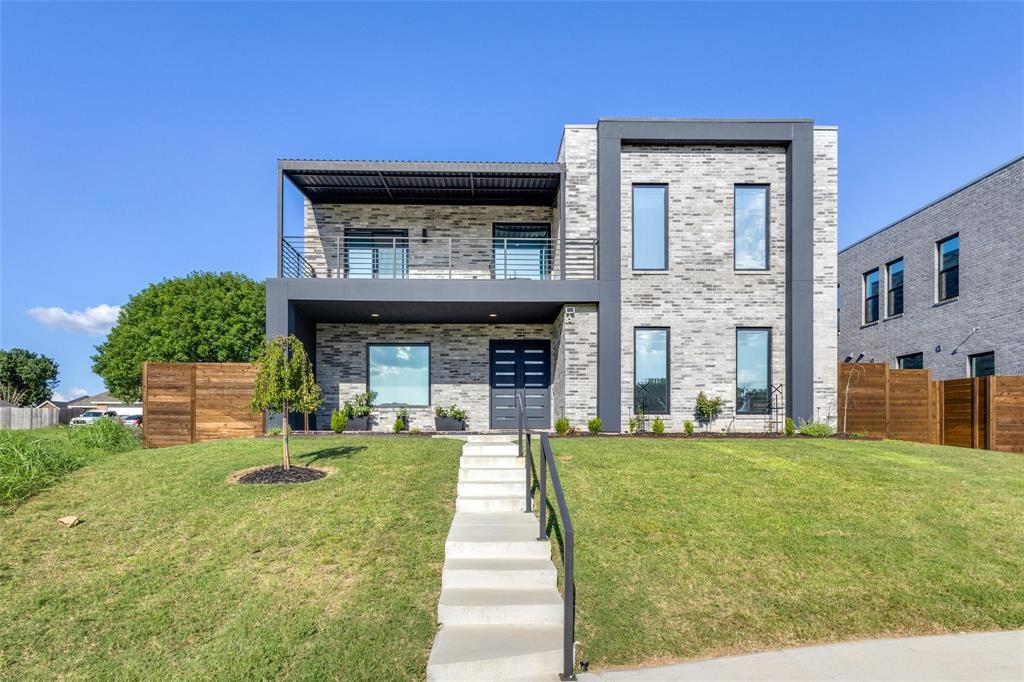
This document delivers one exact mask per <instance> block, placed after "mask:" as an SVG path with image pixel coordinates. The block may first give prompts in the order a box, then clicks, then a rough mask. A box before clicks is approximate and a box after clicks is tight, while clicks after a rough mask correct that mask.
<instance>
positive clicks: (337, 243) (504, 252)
mask: <svg viewBox="0 0 1024 682" xmlns="http://www.w3.org/2000/svg"><path fill="white" fill-rule="evenodd" d="M281 252H282V272H283V274H284V276H285V277H335V278H345V279H535V280H550V279H597V275H598V272H597V240H596V239H549V238H537V237H409V236H405V235H382V234H379V233H378V234H368V235H361V234H346V235H344V236H341V235H337V236H321V235H315V234H314V235H304V236H294V237H284V238H283V244H282V249H281Z"/></svg>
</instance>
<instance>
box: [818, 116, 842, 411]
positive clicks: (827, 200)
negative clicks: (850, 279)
mask: <svg viewBox="0 0 1024 682" xmlns="http://www.w3.org/2000/svg"><path fill="white" fill-rule="evenodd" d="M838 229H839V131H838V130H837V129H836V128H834V127H818V128H815V129H814V418H815V419H817V420H818V421H829V422H831V423H832V424H835V420H836V416H837V408H836V399H837V394H836V368H835V363H833V362H832V358H834V357H835V354H836V348H837V346H838V340H837V339H836V324H837V320H836V305H835V304H836V301H835V290H836V281H837V278H838V276H839V266H838V262H837V259H836V236H837V233H838Z"/></svg>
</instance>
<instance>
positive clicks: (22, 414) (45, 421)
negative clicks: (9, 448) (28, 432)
mask: <svg viewBox="0 0 1024 682" xmlns="http://www.w3.org/2000/svg"><path fill="white" fill-rule="evenodd" d="M58 423H60V413H59V412H58V411H57V410H48V409H46V408H43V407H0V430H7V429H44V428H46V427H47V426H57V424H58Z"/></svg>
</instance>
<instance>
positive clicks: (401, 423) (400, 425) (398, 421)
mask: <svg viewBox="0 0 1024 682" xmlns="http://www.w3.org/2000/svg"><path fill="white" fill-rule="evenodd" d="M391 430H392V431H394V432H395V433H401V432H402V431H405V420H404V419H402V418H401V417H395V423H394V424H392V425H391Z"/></svg>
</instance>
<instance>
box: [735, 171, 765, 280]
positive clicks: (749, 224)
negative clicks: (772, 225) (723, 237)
mask: <svg viewBox="0 0 1024 682" xmlns="http://www.w3.org/2000/svg"><path fill="white" fill-rule="evenodd" d="M732 222H733V254H734V255H733V258H734V266H735V268H736V269H737V270H767V269H768V186H767V185H736V187H735V189H734V190H733V216H732Z"/></svg>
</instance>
